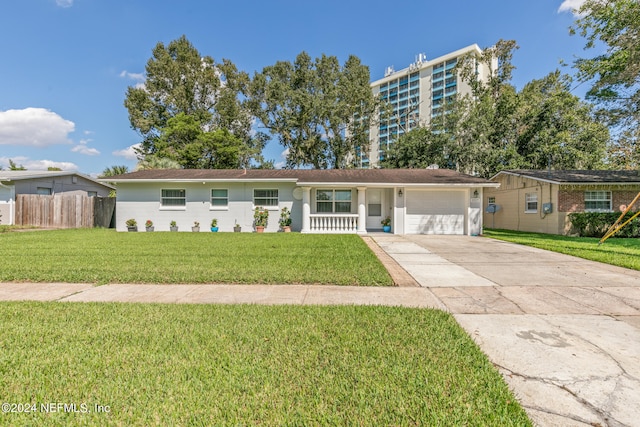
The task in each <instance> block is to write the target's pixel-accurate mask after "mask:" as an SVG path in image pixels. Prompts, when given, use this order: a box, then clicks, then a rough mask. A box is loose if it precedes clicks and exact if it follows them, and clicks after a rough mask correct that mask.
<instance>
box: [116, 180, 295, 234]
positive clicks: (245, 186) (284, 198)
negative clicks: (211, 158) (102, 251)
mask: <svg viewBox="0 0 640 427" xmlns="http://www.w3.org/2000/svg"><path fill="white" fill-rule="evenodd" d="M214 188H215V189H227V190H228V197H229V204H228V207H227V208H217V207H212V206H211V203H210V195H211V189H214ZM294 188H295V184H294V183H291V182H284V183H273V182H271V183H259V182H247V183H229V182H220V183H211V182H205V183H170V184H169V183H119V184H118V190H117V202H116V229H117V230H118V231H126V229H127V227H126V224H125V222H126V221H127V219H129V218H134V219H135V220H136V221H137V222H138V230H140V231H144V223H145V221H146V220H148V219H150V220H151V221H153V225H154V228H155V231H169V224H170V222H171V221H176V223H177V225H178V230H179V231H189V232H191V227H192V226H193V222H194V221H199V222H200V231H201V232H210V226H211V219H213V218H217V219H218V227H219V230H220V231H221V232H224V231H233V227H234V225H235V224H236V223H238V224H239V225H240V226H241V227H242V232H252V231H253V210H254V208H255V206H254V205H253V190H254V189H277V190H278V202H279V204H278V206H277V207H272V208H269V222H268V225H267V228H266V230H265V231H267V232H275V231H278V229H279V224H278V221H279V219H280V210H281V209H282V208H283V207H285V206H286V207H287V208H289V209H290V210H291V212H292V214H291V220H292V224H291V226H292V229H293V230H296V231H298V230H300V229H301V227H302V204H301V201H300V200H295V199H294V197H293V189H294ZM162 189H184V190H186V206H180V207H166V206H160V198H161V190H162Z"/></svg>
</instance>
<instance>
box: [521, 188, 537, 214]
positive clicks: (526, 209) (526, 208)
mask: <svg viewBox="0 0 640 427" xmlns="http://www.w3.org/2000/svg"><path fill="white" fill-rule="evenodd" d="M534 199H535V200H534ZM530 203H535V209H533V208H532V207H531V206H530ZM524 213H538V193H525V195H524Z"/></svg>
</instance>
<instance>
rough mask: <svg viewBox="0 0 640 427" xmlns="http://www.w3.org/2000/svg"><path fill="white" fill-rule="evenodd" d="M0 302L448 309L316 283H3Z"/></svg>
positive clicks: (386, 290)
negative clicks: (358, 306) (348, 305)
mask: <svg viewBox="0 0 640 427" xmlns="http://www.w3.org/2000/svg"><path fill="white" fill-rule="evenodd" d="M0 300H4V301H20V300H31V301H62V302H140V303H188V304H267V305H272V304H300V305H346V304H352V305H395V306H404V307H422V308H424V307H431V308H439V309H445V307H444V306H443V305H442V303H440V301H439V300H438V299H437V298H436V297H435V296H434V295H433V293H432V292H431V291H430V290H428V289H425V288H408V287H405V288H396V287H393V288H390V287H363V286H314V285H141V284H137V285H132V284H112V285H102V286H92V285H87V284H70V283H0Z"/></svg>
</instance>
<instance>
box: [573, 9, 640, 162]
mask: <svg viewBox="0 0 640 427" xmlns="http://www.w3.org/2000/svg"><path fill="white" fill-rule="evenodd" d="M579 14H580V15H579V16H580V17H579V19H578V20H577V21H576V22H575V24H574V25H573V26H572V27H571V29H570V31H571V34H580V35H581V36H583V37H586V40H587V41H586V45H585V49H592V48H596V47H598V49H600V47H601V46H602V45H604V47H605V48H606V50H605V51H604V52H603V53H602V54H600V55H596V56H594V57H592V58H580V59H578V60H576V61H575V63H574V66H575V68H576V69H577V70H578V74H577V76H578V79H579V80H580V81H582V82H587V81H589V82H591V83H592V85H591V88H590V90H589V92H588V93H587V96H588V97H589V98H590V99H593V100H595V101H597V102H599V103H600V105H601V106H602V107H603V108H604V109H605V113H606V114H604V115H603V116H602V117H604V118H606V119H607V120H608V122H609V124H610V125H612V131H613V136H614V142H613V144H612V146H611V147H609V163H610V165H611V166H612V167H618V168H619V167H623V168H638V167H640V158H639V155H638V150H637V148H638V139H639V138H640V3H639V2H638V1H637V0H607V1H601V0H586V1H585V2H584V4H583V5H582V6H581V7H580V9H579Z"/></svg>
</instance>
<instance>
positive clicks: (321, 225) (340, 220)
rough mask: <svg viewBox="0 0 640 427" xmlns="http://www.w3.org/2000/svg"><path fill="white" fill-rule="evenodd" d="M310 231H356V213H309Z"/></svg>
mask: <svg viewBox="0 0 640 427" xmlns="http://www.w3.org/2000/svg"><path fill="white" fill-rule="evenodd" d="M309 217H310V219H311V228H310V232H311V233H356V232H357V231H358V214H311V215H309Z"/></svg>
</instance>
